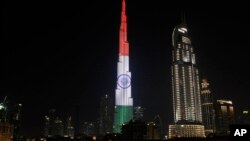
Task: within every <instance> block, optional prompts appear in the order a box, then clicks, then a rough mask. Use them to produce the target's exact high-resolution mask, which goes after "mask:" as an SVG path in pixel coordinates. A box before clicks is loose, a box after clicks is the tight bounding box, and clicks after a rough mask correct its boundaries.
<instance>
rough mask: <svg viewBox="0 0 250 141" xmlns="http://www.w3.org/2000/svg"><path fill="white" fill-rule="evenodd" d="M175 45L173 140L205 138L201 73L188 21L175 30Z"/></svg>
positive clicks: (170, 130) (170, 131) (171, 132)
mask: <svg viewBox="0 0 250 141" xmlns="http://www.w3.org/2000/svg"><path fill="white" fill-rule="evenodd" d="M172 45H173V61H172V67H171V69H172V95H173V111H174V124H172V125H170V126H169V138H175V137H205V132H204V125H202V124H201V123H202V112H201V100H200V80H199V71H198V69H197V64H196V57H195V53H194V50H193V46H192V44H191V39H190V37H189V34H188V28H187V25H186V21H185V19H183V21H182V24H180V25H178V26H176V27H175V28H174V31H173V34H172Z"/></svg>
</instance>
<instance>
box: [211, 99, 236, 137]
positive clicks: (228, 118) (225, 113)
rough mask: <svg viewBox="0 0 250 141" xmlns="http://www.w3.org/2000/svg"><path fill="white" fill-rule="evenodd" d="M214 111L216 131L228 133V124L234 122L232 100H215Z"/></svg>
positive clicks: (220, 133) (223, 133)
mask: <svg viewBox="0 0 250 141" xmlns="http://www.w3.org/2000/svg"><path fill="white" fill-rule="evenodd" d="M215 111H216V133H217V134H219V135H229V126H230V125H231V124H234V123H235V119H234V107H233V102H232V101H231V100H222V99H220V100H217V101H216V106H215Z"/></svg>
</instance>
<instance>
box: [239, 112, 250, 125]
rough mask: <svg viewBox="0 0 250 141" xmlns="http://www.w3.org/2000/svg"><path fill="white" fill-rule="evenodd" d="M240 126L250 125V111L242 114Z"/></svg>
mask: <svg viewBox="0 0 250 141" xmlns="http://www.w3.org/2000/svg"><path fill="white" fill-rule="evenodd" d="M240 124H247V125H250V111H249V110H244V111H242V112H241V115H240Z"/></svg>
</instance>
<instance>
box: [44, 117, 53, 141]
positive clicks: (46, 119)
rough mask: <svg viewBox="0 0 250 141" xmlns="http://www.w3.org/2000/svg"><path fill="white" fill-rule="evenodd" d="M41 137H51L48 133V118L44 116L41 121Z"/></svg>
mask: <svg viewBox="0 0 250 141" xmlns="http://www.w3.org/2000/svg"><path fill="white" fill-rule="evenodd" d="M43 122H44V123H43V126H44V128H43V135H44V136H45V137H48V136H49V135H51V134H50V133H49V132H50V118H49V116H44V121H43Z"/></svg>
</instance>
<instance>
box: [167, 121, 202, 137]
mask: <svg viewBox="0 0 250 141" xmlns="http://www.w3.org/2000/svg"><path fill="white" fill-rule="evenodd" d="M168 133H169V138H205V132H204V125H195V124H176V125H169V130H168Z"/></svg>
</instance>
